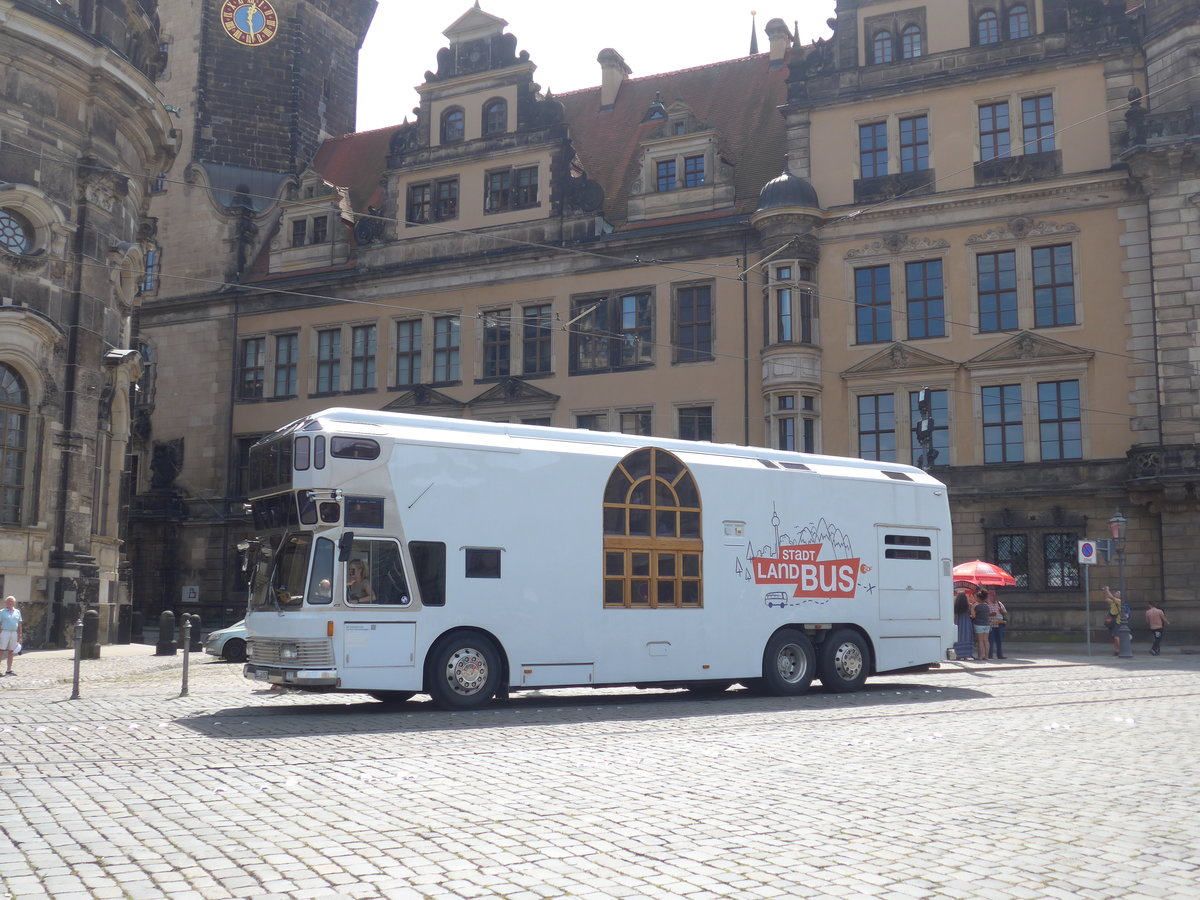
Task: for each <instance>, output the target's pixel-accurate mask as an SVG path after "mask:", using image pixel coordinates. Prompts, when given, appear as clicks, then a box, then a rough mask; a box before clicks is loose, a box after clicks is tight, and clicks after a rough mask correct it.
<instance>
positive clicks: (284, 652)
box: [279, 644, 300, 662]
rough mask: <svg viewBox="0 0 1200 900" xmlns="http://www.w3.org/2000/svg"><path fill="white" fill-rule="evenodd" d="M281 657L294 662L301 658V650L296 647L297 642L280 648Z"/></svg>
mask: <svg viewBox="0 0 1200 900" xmlns="http://www.w3.org/2000/svg"><path fill="white" fill-rule="evenodd" d="M279 658H280V659H281V660H283V659H286V660H288V661H289V662H292V661H295V660H297V659H299V658H300V651H299V650H298V649H297V648H296V645H295V644H284V645H283V646H282V647H280V648H279Z"/></svg>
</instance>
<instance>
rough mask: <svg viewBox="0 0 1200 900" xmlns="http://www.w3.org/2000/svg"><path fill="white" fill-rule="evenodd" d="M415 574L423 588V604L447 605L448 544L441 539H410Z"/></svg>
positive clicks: (409, 546)
mask: <svg viewBox="0 0 1200 900" xmlns="http://www.w3.org/2000/svg"><path fill="white" fill-rule="evenodd" d="M408 552H409V553H410V554H411V555H412V561H413V568H414V569H415V570H416V571H415V572H414V573H413V574H414V575H415V576H416V579H417V584H418V585H419V586H420V588H421V604H422V605H423V606H445V605H446V545H445V544H443V543H441V542H440V541H409V542H408Z"/></svg>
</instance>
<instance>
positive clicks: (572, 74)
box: [358, 0, 835, 131]
mask: <svg viewBox="0 0 1200 900" xmlns="http://www.w3.org/2000/svg"><path fill="white" fill-rule="evenodd" d="M473 4H474V0H425V2H419V0H418V2H413V0H379V8H378V10H377V11H376V13H375V19H374V21H373V22H372V24H371V28H370V30H369V31H368V32H367V39H366V41H365V42H364V43H363V48H362V53H361V54H360V56H359V70H358V85H359V88H358V130H359V131H370V130H372V129H375V128H385V127H387V126H389V125H398V124H399V123H400V122H402V121H404V118H405V116H408V117H409V118H410V119H411V118H412V110H413V107H415V106H416V105H417V102H418V97H417V92H416V90H415V88H416V85H418V84H421V83H423V82H424V81H425V72H426V71H427V70H436V69H437V52H438V50H439V49H441V48H442V47H445V46H447V45H448V42H447V40H446V38H445V37H444V36H443V35H442V32H443V31H445V30H446V28H447V27H448V26H449V25H451V24H452V23H453V22H454V21H455V20H456V19H458V17H459V16H461V15H462V14H463V13H465V12H466V11H467V10H468V9H470V8H471V6H472V5H473ZM479 5H480V8H481V9H482V10H483V11H484V12H487V13H490V14H492V15H494V16H498V17H500V18H501V19H505V20H507V21H508V27H507V28H506V29H505V30H506V31H508V32H509V33H510V34H512V35H513V36H515V37H516V39H517V52H518V53H520V52H521V51H522V50H528V51H529V58H530V60H531V61H532V62H533V63H534V64H535V65H536V66H537V71H536V72H535V73H534V81H536V82H537V83H538V84H540V85H541V86H542V90H543V91H545V90H550V91H553V92H554V93H555V94H565V93H567V92H568V91H574V90H579V89H580V88H588V87H596V86H598V85H599V84H600V64H599V63H598V62H596V55H597V54H598V53H599V52H600V51H601V50H603V49H604V48H606V47H611V48H612V49H614V50H616V51H617V52H618V53H620V54H621V56H622V57H624V59H625V63H626V65H628V66H629V68H630V69H632V70H633V72H632V75H631V76H630V77H632V78H641V77H644V76H646V75H654V74H657V73H661V72H674V71H676V70H677V69H688V68H692V67H693V66H701V65H706V64H708V63H713V62H719V61H721V60H725V59H737V58H738V57H741V56H746V55H748V54H749V52H750V31H751V16H750V13H751V11H752V10H757V13H758V15H757V25H758V28H757V31H758V49H759V51H760V52H762V53H765V52H767V50H768V49H769V48H770V42H769V41H768V40H767V36H766V33H765V32H764V31H763V29H764V27H765V26H766V24H767V22H769V21H770V20H771V19H774V18H780V19H783V20H784V21H785V22H786V23H787V24H788V26H789V27H790V28H793V29H796V28H797V27H798V29H799V35H800V42H801V43H803V44H808V43H811V42H812V41H814V40H816V39H817V38H828V37H829V36H830V31H829V27H828V26H827V25H826V24H825V22H826V20H827V19H829V18H831V17H832V16H833V12H834V6H835V0H791V2H789V3H780V2H778V0H774V2H771V3H767V2H764V3H763V4H762V5H759V2H758V0H745V2H744V3H721V4H720V5H719V8H717V7H718V5H717V4H696V3H694V2H682V0H604V2H602V3H599V4H594V5H593V4H586V5H584V4H569V3H565V4H555V3H548V2H546V0H479ZM585 10H586V11H587V13H586V14H587V15H588V16H589V17H590V18H592V19H593V21H587V22H583V21H581V19H582V18H583V16H584V15H585V12H584V11H585ZM596 10H602V11H603V12H602V13H599V14H598V13H597V12H596Z"/></svg>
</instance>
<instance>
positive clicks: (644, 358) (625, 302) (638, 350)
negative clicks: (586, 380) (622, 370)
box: [617, 294, 654, 366]
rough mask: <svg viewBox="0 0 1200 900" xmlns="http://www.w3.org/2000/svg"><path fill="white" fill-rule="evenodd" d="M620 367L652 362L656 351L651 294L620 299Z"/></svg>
mask: <svg viewBox="0 0 1200 900" xmlns="http://www.w3.org/2000/svg"><path fill="white" fill-rule="evenodd" d="M617 302H618V304H619V306H618V309H619V315H620V324H619V327H618V329H617V341H618V343H619V345H620V349H619V351H618V363H617V364H618V365H620V366H636V365H640V364H641V363H646V362H649V361H650V358H651V351H652V350H653V349H654V337H653V323H652V321H651V312H652V307H651V305H650V295H649V294H625V295H624V296H622V297H620V298H619V299H618V301H617Z"/></svg>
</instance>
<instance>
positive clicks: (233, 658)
mask: <svg viewBox="0 0 1200 900" xmlns="http://www.w3.org/2000/svg"><path fill="white" fill-rule="evenodd" d="M204 652H205V653H207V654H209V655H211V656H219V657H221V659H223V660H225V661H226V662H245V661H246V620H245V619H242V621H240V622H234V623H233V624H232V625H230V626H229V627H227V628H222V629H221V630H220V631H214V632H213V633H212V634H210V635H209V636H208V640H207V641H205V642H204Z"/></svg>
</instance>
